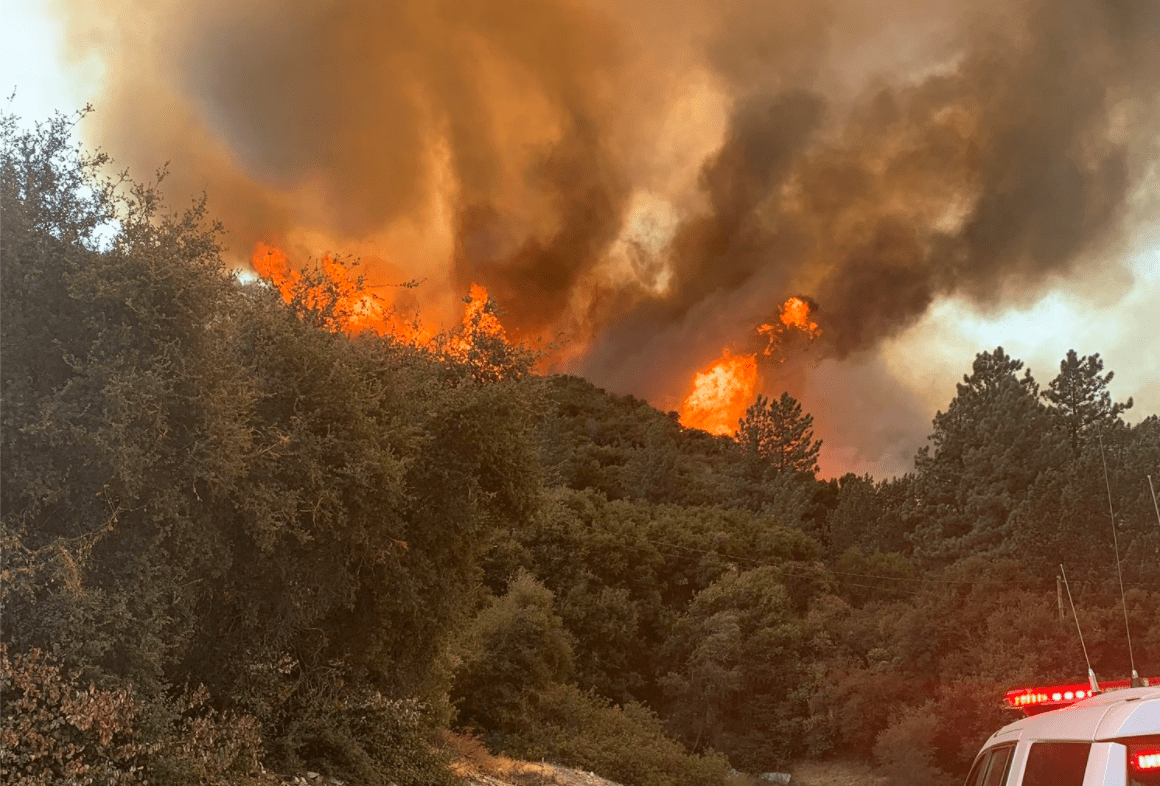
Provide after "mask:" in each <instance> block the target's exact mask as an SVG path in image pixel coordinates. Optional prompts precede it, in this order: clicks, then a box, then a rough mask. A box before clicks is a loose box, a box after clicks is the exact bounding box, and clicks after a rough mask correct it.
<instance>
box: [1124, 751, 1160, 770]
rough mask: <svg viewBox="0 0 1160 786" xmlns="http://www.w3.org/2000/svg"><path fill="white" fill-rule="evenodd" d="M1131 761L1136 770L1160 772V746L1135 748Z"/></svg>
mask: <svg viewBox="0 0 1160 786" xmlns="http://www.w3.org/2000/svg"><path fill="white" fill-rule="evenodd" d="M1130 763H1131V765H1132V769H1133V770H1134V771H1136V772H1147V773H1160V747H1158V748H1153V747H1148V748H1139V749H1133V750H1132V755H1131V759H1130Z"/></svg>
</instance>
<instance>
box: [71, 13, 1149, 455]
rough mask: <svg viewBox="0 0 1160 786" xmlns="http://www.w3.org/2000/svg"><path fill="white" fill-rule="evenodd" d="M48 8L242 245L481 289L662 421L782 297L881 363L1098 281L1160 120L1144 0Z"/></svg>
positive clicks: (114, 117)
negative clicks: (1057, 284) (1081, 280)
mask: <svg viewBox="0 0 1160 786" xmlns="http://www.w3.org/2000/svg"><path fill="white" fill-rule="evenodd" d="M990 6H995V7H994V8H991V7H990ZM60 14H61V16H62V18H64V19H65V21H66V23H67V29H68V30H69V32H70V35H71V40H72V41H73V42H74V44H75V45H76V48H77V50H78V53H82V54H87V53H88V52H90V51H94V50H95V51H96V52H97V53H98V54H99V55H100V57H101V59H102V61H103V62H104V64H105V67H106V73H105V85H106V95H105V97H104V99H103V100H101V101H99V102H98V105H97V109H98V113H97V115H96V120H97V123H98V124H99V125H98V127H97V129H96V130H95V134H96V136H97V138H98V141H99V142H100V143H101V144H102V145H103V146H104V147H106V148H107V149H108V150H109V151H110V152H111V153H112V154H113V155H114V156H115V158H116V159H117V160H118V162H120V163H122V164H126V165H128V166H130V167H131V168H132V169H133V170H134V171H135V172H138V173H140V172H142V171H145V172H148V171H151V170H152V169H154V168H155V167H157V166H159V165H160V164H161V163H163V162H164V161H165V160H167V159H169V158H173V159H174V165H173V167H172V173H171V175H170V177H169V179H168V180H167V181H166V186H167V188H169V189H170V190H171V191H172V192H173V193H174V194H175V195H177V196H180V197H190V196H193V195H196V194H197V193H199V192H201V191H206V192H207V193H208V194H209V196H210V200H211V205H212V206H213V207H214V209H215V212H216V213H217V214H218V215H220V216H221V217H222V218H223V220H224V221H225V223H226V225H227V226H228V227H229V229H230V231H231V235H230V242H231V245H232V247H233V248H234V250H235V251H236V252H237V254H238V257H239V259H242V258H244V257H245V256H246V254H247V253H248V250H249V248H250V247H251V246H252V245H253V243H255V242H258V241H265V242H271V243H274V244H278V245H283V246H286V247H288V248H289V249H290V250H292V252H293V251H298V252H303V253H314V254H319V253H321V252H323V251H328V250H339V251H351V252H354V253H357V254H360V255H361V256H362V257H363V259H364V261H365V263H366V264H367V265H368V268H367V273H368V277H369V279H370V280H371V281H372V283H376V282H377V283H384V284H386V283H392V282H397V281H401V280H405V279H412V278H424V279H425V280H426V281H427V284H426V285H425V287H426V289H425V290H424V289H422V288H421V291H420V292H419V293H418V297H419V298H420V299H421V300H423V301H425V307H427V308H431V309H434V310H435V311H436V312H438V311H439V309H441V308H443V309H445V308H446V307H447V304H448V303H451V302H454V300H455V299H456V298H457V297H459V296H462V294H464V292H465V291H466V289H467V286H468V285H469V284H470V283H472V282H478V283H481V284H483V285H484V286H486V287H487V288H488V290H489V291H490V292H491V294H492V295H493V297H495V299H496V300H497V302H498V303H499V305H500V307H501V309H502V311H503V313H504V322H505V325H506V326H507V327H508V329H509V331H510V332H511V333H513V334H514V335H517V336H521V337H524V338H528V339H540V340H544V341H548V340H552V339H554V338H556V337H558V336H561V335H562V336H563V337H564V340H565V341H566V342H570V343H567V344H566V350H565V352H564V353H563V354H562V355H561V357H563V358H566V361H561V362H562V363H565V362H566V367H568V368H570V369H572V370H576V371H579V372H580V373H583V374H586V375H587V376H590V377H591V378H593V379H594V380H595V381H596V382H597V383H598V384H602V385H605V386H608V387H611V388H613V389H616V390H620V391H624V392H634V393H637V394H639V395H643V396H645V397H647V398H649V399H650V400H654V401H657V402H658V403H659V404H661V405H662V406H665V405H671V404H672V402H673V401H674V400H675V399H679V397H680V396H682V395H683V394H684V393H685V392H686V387H687V384H688V380H689V378H690V376H691V374H692V372H693V371H694V370H695V369H697V368H698V367H699V366H701V365H703V364H704V362H705V361H706V360H708V359H710V358H711V357H714V356H716V354H717V353H718V352H719V351H720V349H721V348H722V346H732V347H737V348H742V349H744V348H746V347H751V345H753V343H754V342H755V341H757V340H758V339H757V337H756V334H755V332H754V328H755V327H756V326H757V325H758V324H760V323H761V322H762V321H767V320H769V319H770V318H771V315H773V314H774V313H775V311H776V307H777V304H779V303H781V302H782V301H783V300H784V299H785V298H786V297H788V296H791V295H798V294H801V295H805V296H808V297H810V298H811V299H812V300H813V301H815V302H816V303H817V304H818V305H819V309H820V310H819V312H818V321H819V322H820V323H821V326H822V329H823V338H822V345H821V347H820V351H821V353H822V354H823V355H824V356H826V357H827V358H829V359H830V361H836V362H839V363H840V362H844V361H845V359H849V362H850V363H852V364H853V365H851V366H850V367H851V368H854V367H864V366H865V364H866V363H867V361H866V358H865V357H864V356H865V353H866V352H867V351H870V350H873V349H874V348H875V347H876V346H878V345H879V344H880V343H881V342H882V341H883V340H885V339H887V338H889V337H891V336H894V335H897V334H898V333H899V332H900V331H901V330H903V329H905V328H906V327H908V326H910V325H912V324H914V323H915V321H916V320H918V319H919V318H920V317H921V316H922V315H923V314H924V313H925V312H926V310H927V309H928V308H929V307H930V305H931V304H932V303H933V302H935V301H936V300H937V299H939V298H942V297H946V296H949V295H956V294H957V295H963V296H966V297H969V298H970V299H972V300H973V301H975V302H977V303H979V304H982V305H995V304H1000V303H1009V302H1013V301H1018V300H1020V299H1024V298H1027V297H1030V296H1031V295H1033V294H1035V293H1037V292H1039V291H1041V290H1042V288H1043V287H1045V286H1048V285H1050V284H1051V283H1052V282H1053V281H1056V280H1058V279H1059V278H1060V277H1065V276H1068V275H1069V274H1071V273H1072V272H1074V271H1075V270H1076V269H1077V268H1078V267H1080V266H1082V265H1085V264H1092V262H1091V260H1093V259H1098V256H1099V253H1100V252H1101V251H1103V250H1106V248H1107V247H1108V246H1109V244H1112V243H1115V242H1117V240H1118V239H1120V238H1122V237H1123V236H1124V234H1125V230H1126V228H1125V226H1124V223H1125V218H1126V215H1127V212H1126V211H1127V205H1128V200H1129V198H1130V197H1131V196H1132V194H1133V191H1134V189H1136V187H1137V186H1138V184H1139V183H1140V181H1141V178H1142V177H1143V174H1144V169H1145V164H1146V160H1145V159H1146V156H1147V154H1148V153H1147V152H1146V151H1147V150H1148V146H1149V145H1151V144H1153V143H1154V139H1155V137H1156V134H1157V130H1158V129H1160V123H1158V115H1160V112H1158V102H1157V95H1158V94H1160V46H1157V41H1160V3H1157V2H1155V0H1050V2H1049V1H1048V0H1012V2H1008V3H1002V4H988V3H984V4H979V3H975V2H968V0H935V1H934V2H922V3H919V2H916V1H915V0H877V1H876V2H868V1H867V0H827V1H823V2H816V3H798V2H789V0H724V1H723V0H667V1H666V0H626V1H623V2H617V3H613V2H598V0H537V1H536V2H532V0H456V1H455V2H449V1H444V2H439V1H438V0H436V1H434V2H428V1H427V0H400V2H394V3H382V2H375V1H372V0H355V1H354V2H346V3H334V2H326V1H325V0H301V1H300V2H296V3H294V4H291V5H287V4H285V3H281V2H274V0H232V2H229V3H224V2H214V0H166V2H160V3H159V2H156V0H154V1H153V2H149V3H145V2H142V1H141V0H120V1H119V2H116V1H112V0H111V1H110V2H106V3H104V4H79V3H66V4H63V5H62V7H61V10H60ZM859 358H861V359H859ZM859 364H861V365H859ZM827 369H829V370H827V371H826V374H828V375H830V376H831V377H832V376H834V374H835V372H834V371H833V370H832V369H833V365H832V363H831V365H829V366H827ZM801 373H802V374H804V375H805V376H806V377H807V378H808V376H809V374H810V373H811V372H810V371H809V370H808V369H805V370H804V371H802V372H801ZM773 376H774V375H771V376H770V378H771V379H772V378H773ZM791 376H792V375H791ZM839 376H840V375H839ZM871 376H872V377H873V378H874V385H873V386H874V388H875V389H876V390H881V389H882V385H883V383H882V380H881V379H880V377H881V370H878V371H875V372H873V374H872V375H871ZM787 387H793V384H792V383H789V384H787ZM798 388H799V389H800V390H805V389H808V388H809V385H808V384H801V385H798ZM851 395H853V394H851ZM883 398H884V399H888V398H889V396H884V397H883ZM825 401H826V403H825V404H824V406H828V407H839V408H840V407H841V406H842V405H841V403H840V401H836V400H835V396H833V395H832V394H831V395H828V396H827V397H825ZM900 406H901V405H900ZM906 407H907V408H909V407H912V402H911V403H908V404H906ZM839 420H840V419H839ZM886 420H888V421H889V420H890V418H889V417H887V418H886ZM825 421H826V418H825V417H823V416H819V423H822V422H825ZM823 436H826V435H825V434H823Z"/></svg>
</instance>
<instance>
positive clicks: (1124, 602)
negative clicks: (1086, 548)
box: [1099, 434, 1155, 688]
mask: <svg viewBox="0 0 1160 786" xmlns="http://www.w3.org/2000/svg"><path fill="white" fill-rule="evenodd" d="M1099 440H1100V461H1102V462H1103V464H1104V486H1105V487H1107V489H1108V514H1109V515H1111V517H1112V544H1113V545H1114V546H1115V549H1116V575H1117V576H1118V577H1119V579H1120V605H1121V606H1123V607H1124V632H1125V633H1127V634H1128V660H1129V662H1130V663H1131V666H1132V687H1133V688H1139V687H1142V686H1143V685H1144V683H1143V682H1141V681H1140V675H1139V673H1138V672H1137V671H1136V657H1135V656H1134V655H1133V654H1132V629H1131V627H1129V625H1128V599H1127V597H1126V596H1125V595H1124V572H1123V571H1122V570H1121V569H1120V539H1119V536H1118V535H1117V534H1116V511H1115V509H1114V508H1113V507H1112V483H1111V481H1110V480H1108V460H1107V459H1106V458H1104V436H1103V434H1100V435H1099ZM1149 484H1151V480H1149ZM1153 502H1155V499H1153Z"/></svg>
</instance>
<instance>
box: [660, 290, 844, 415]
mask: <svg viewBox="0 0 1160 786" xmlns="http://www.w3.org/2000/svg"><path fill="white" fill-rule="evenodd" d="M813 312H814V306H813V304H812V303H811V302H810V301H809V300H808V299H806V298H803V297H791V298H789V299H788V300H786V301H785V302H784V303H782V304H781V306H780V307H779V308H778V321H777V324H773V325H769V324H764V325H760V326H759V327H758V328H757V332H758V333H760V334H761V335H763V336H765V337H766V338H767V339H768V342H769V343H768V344H767V345H766V347H765V349H764V350H763V352H762V354H763V355H765V356H766V357H772V356H774V353H775V350H780V348H781V347H782V345H783V344H784V343H785V342H786V341H787V340H788V339H789V338H790V336H791V335H792V334H793V333H801V334H803V335H804V336H805V337H806V339H807V340H809V341H813V340H814V339H816V338H817V337H818V336H820V335H821V334H822V330H821V328H820V327H818V323H817V322H815V321H814V320H813ZM778 358H779V359H780V360H785V358H784V357H781V353H780V351H778ZM756 391H757V356H756V355H736V356H734V355H731V354H730V353H729V350H728V349H726V350H723V351H722V353H721V358H720V359H719V360H717V361H716V362H715V363H713V364H712V365H711V366H709V367H708V368H706V369H705V370H704V371H700V372H698V373H697V374H695V375H694V376H693V391H692V392H691V393H690V394H689V395H688V397H687V398H686V399H685V402H684V403H683V404H682V405H681V411H680V418H681V424H682V425H684V426H686V427H688V428H699V429H702V430H704V431H708V432H709V433H710V434H720V435H724V434H733V433H735V432H736V431H737V422H738V421H739V420H741V417H742V416H743V415H744V414H745V410H746V409H747V408H748V407H749V405H750V404H752V403H753V400H754V398H755V394H756Z"/></svg>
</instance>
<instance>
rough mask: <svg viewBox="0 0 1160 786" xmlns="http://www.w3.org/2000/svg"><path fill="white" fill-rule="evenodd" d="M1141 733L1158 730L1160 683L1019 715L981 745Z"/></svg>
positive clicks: (1122, 735) (1110, 738) (1094, 739)
mask: <svg viewBox="0 0 1160 786" xmlns="http://www.w3.org/2000/svg"><path fill="white" fill-rule="evenodd" d="M1144 734H1160V687H1149V688H1123V689H1120V690H1114V691H1108V692H1106V693H1100V694H1098V695H1096V696H1093V697H1091V698H1090V699H1084V700H1083V701H1077V702H1076V703H1075V704H1072V705H1071V706H1069V707H1064V708H1062V709H1058V710H1052V711H1051V712H1044V713H1042V714H1040V715H1032V716H1031V717H1028V718H1021V719H1020V720H1017V721H1015V722H1014V723H1009V724H1007V725H1006V726H1004V727H1003V728H1001V729H999V731H997V732H995V733H994V734H992V735H991V738H990V739H989V740H987V744H986V745H985V746H984V747H987V748H989V747H991V746H992V745H997V744H999V743H1002V742H1011V741H1013V740H1021V739H1031V740H1076V741H1082V742H1094V741H1097V740H1112V739H1117V738H1119V737H1134V736H1140V735H1144Z"/></svg>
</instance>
